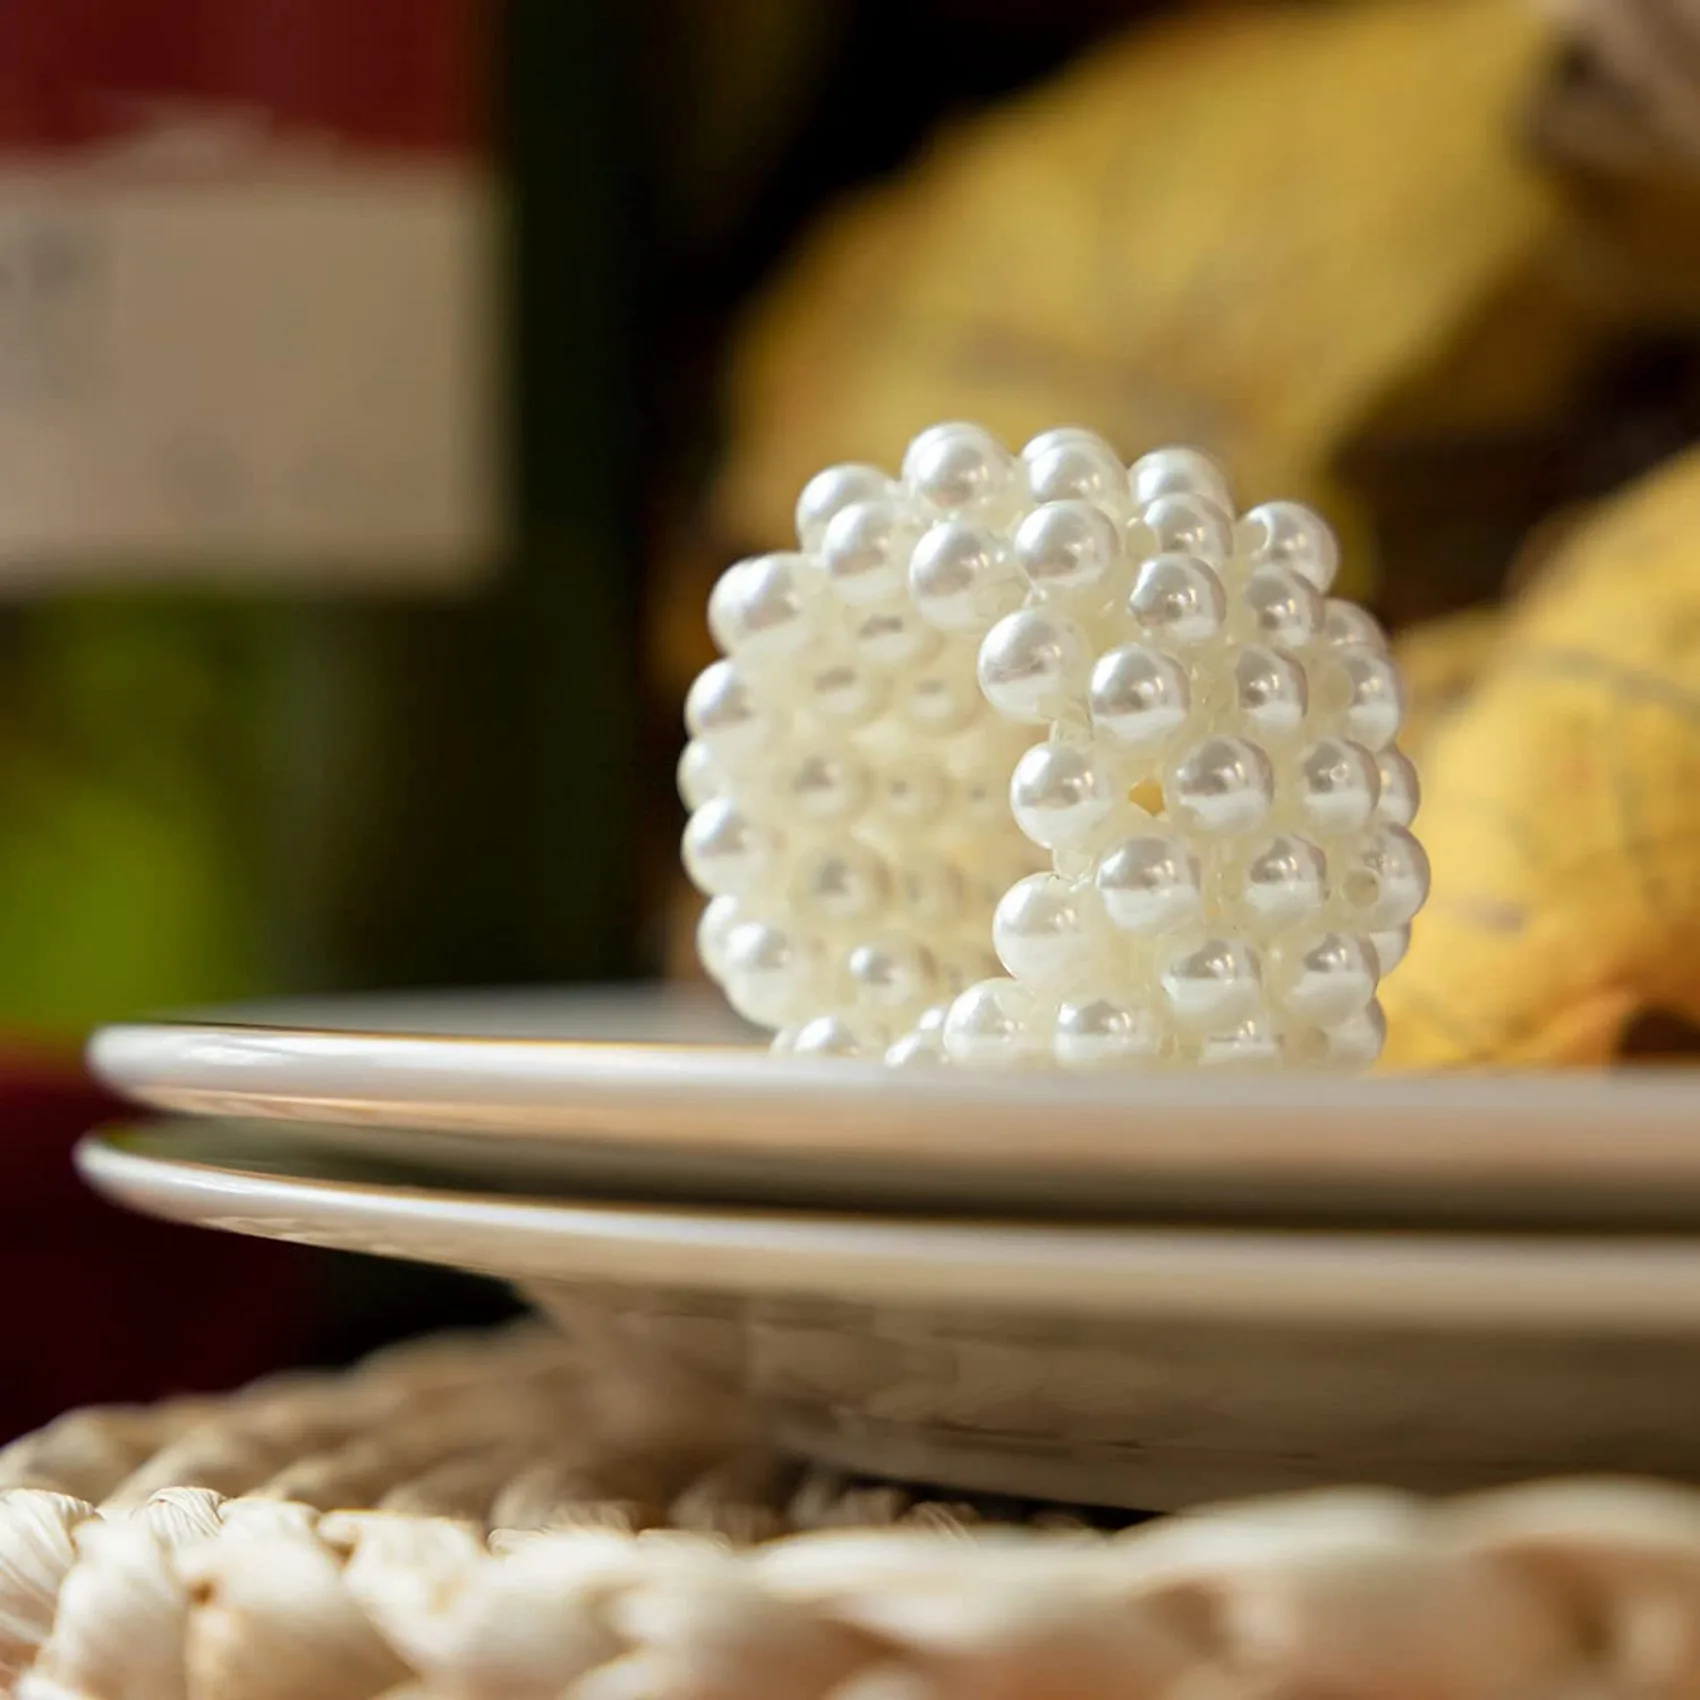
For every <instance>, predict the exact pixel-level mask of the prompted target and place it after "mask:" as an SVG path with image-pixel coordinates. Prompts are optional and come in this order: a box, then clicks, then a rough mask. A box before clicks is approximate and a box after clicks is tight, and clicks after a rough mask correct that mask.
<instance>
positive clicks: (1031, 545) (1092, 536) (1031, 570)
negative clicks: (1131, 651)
mask: <svg viewBox="0 0 1700 1700" xmlns="http://www.w3.org/2000/svg"><path fill="white" fill-rule="evenodd" d="M1123 554H1124V551H1123V548H1122V534H1121V529H1120V527H1118V526H1117V525H1116V523H1115V522H1114V521H1113V520H1112V519H1110V518H1109V517H1108V516H1107V515H1106V514H1105V513H1104V512H1103V511H1102V510H1101V509H1099V508H1095V507H1093V506H1092V505H1091V504H1090V503H1088V502H1079V501H1073V502H1071V501H1054V502H1047V503H1046V504H1045V505H1044V506H1043V507H1041V508H1035V509H1034V510H1033V511H1032V513H1030V514H1029V515H1028V516H1027V517H1026V518H1025V519H1024V520H1022V522H1021V523H1020V525H1018V526H1017V527H1016V529H1015V561H1016V565H1017V566H1018V567H1020V569H1021V571H1022V572H1023V573H1025V574H1026V576H1027V582H1028V583H1029V584H1031V585H1032V586H1033V588H1034V589H1035V590H1036V591H1038V592H1039V593H1040V594H1041V595H1049V596H1081V597H1084V596H1101V595H1107V594H1108V593H1109V591H1110V590H1111V589H1112V588H1113V586H1114V584H1115V582H1116V579H1117V577H1118V574H1119V571H1120V569H1121V567H1122V565H1123Z"/></svg>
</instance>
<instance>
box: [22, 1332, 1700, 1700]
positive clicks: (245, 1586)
mask: <svg viewBox="0 0 1700 1700" xmlns="http://www.w3.org/2000/svg"><path fill="white" fill-rule="evenodd" d="M584 1391H585V1389H584V1386H583V1382H582V1379H580V1378H578V1377H576V1376H575V1373H574V1364H573V1359H572V1354H571V1352H570V1351H569V1350H568V1349H567V1348H566V1347H565V1346H564V1345H563V1344H561V1343H560V1342H559V1341H558V1340H555V1339H553V1338H551V1337H550V1336H548V1335H546V1334H544V1333H541V1332H539V1331H536V1330H534V1329H531V1328H525V1329H521V1330H518V1331H515V1332H509V1333H505V1334H498V1335H494V1336H490V1337H487V1338H483V1339H474V1340H464V1339H462V1340H449V1341H442V1342H435V1343H431V1344H427V1345H425V1346H420V1347H412V1348H409V1349H406V1350H404V1351H401V1352H396V1353H390V1354H386V1355H384V1356H383V1357H381V1358H379V1359H376V1360H374V1361H373V1362H371V1363H369V1364H368V1365H366V1366H364V1367H362V1368H361V1369H359V1370H357V1371H355V1372H353V1373H351V1374H348V1375H343V1376H298V1377H289V1378H285V1379H281V1380H275V1381H271V1382H268V1383H265V1384H263V1385H261V1386H258V1387H255V1388H251V1389H249V1390H247V1391H245V1392H243V1393H239V1394H237V1395H235V1396H234V1397H232V1398H229V1399H222V1400H190V1401H182V1402H178V1403H174V1404H167V1405H161V1406H157V1407H154V1408H151V1409H130V1410H108V1411H87V1412H80V1413H76V1414H73V1415H71V1416H69V1417H66V1418H64V1419H63V1420H61V1421H60V1422H58V1423H55V1424H53V1425H52V1426H51V1427H49V1428H47V1429H45V1430H43V1431H41V1432H40V1433H39V1434H36V1435H34V1436H31V1437H29V1438H28V1439H26V1440H23V1441H20V1442H18V1443H17V1444H15V1445H14V1446H12V1447H10V1448H7V1449H6V1450H5V1451H4V1452H0V1693H4V1694H6V1695H15V1696H17V1697H18V1700H369V1697H377V1696H385V1697H387V1700H569V1697H570V1700H816V1697H819V1700H826V1697H829V1696H830V1697H831V1700H1065V1697H1066V1700H1095V1697H1097V1696H1100V1695H1101V1696H1105V1697H1109V1696H1115V1697H1117V1700H1358V1697H1361V1700H1694V1697H1697V1696H1700V1496H1696V1495H1692V1494H1689V1493H1687V1492H1684V1491H1680V1490H1677V1489H1674V1488H1663V1487H1653V1486H1636V1485H1632V1484H1574V1485H1570V1486H1562V1485H1561V1486H1548V1487H1538V1488H1531V1489H1525V1490H1519V1491H1516V1492H1511V1493H1504V1494H1498V1495H1493V1496H1489V1497H1485V1498H1478V1499H1475V1500H1471V1501H1467V1502H1462V1503H1458V1504H1454V1505H1449V1506H1444V1505H1443V1506H1437V1507H1424V1506H1421V1505H1418V1504H1416V1503H1414V1502H1411V1501H1408V1500H1405V1499H1402V1498H1399V1497H1397V1496H1392V1495H1384V1494H1379V1493H1375V1492H1370V1491H1350V1492H1341V1493H1338V1494H1329V1495H1321V1496H1312V1497H1308V1498H1306V1499H1302V1500H1292V1501H1284V1502H1278V1503H1270V1504H1265V1505H1261V1506H1248V1507H1239V1508H1231V1509H1228V1510H1224V1511H1220V1512H1214V1513H1208V1514H1200V1515H1196V1516H1190V1517H1184V1518H1173V1519H1169V1520H1167V1521H1164V1522H1161V1523H1154V1524H1147V1525H1145V1526H1143V1527H1142V1528H1139V1529H1135V1530H1131V1531H1125V1532H1120V1533H1114V1534H1103V1533H1099V1532H1095V1531H1094V1530H1092V1529H1090V1528H1088V1527H1087V1526H1086V1525H1085V1524H1084V1523H1083V1522H1082V1521H1080V1520H1078V1519H1070V1518H1069V1517H1067V1516H1066V1515H1063V1514H1048V1515H1039V1516H1032V1515H1029V1516H1027V1517H1026V1519H1025V1521H1024V1522H1023V1523H1022V1524H1021V1525H1020V1526H1016V1525H1014V1524H1010V1525H1005V1526H997V1525H993V1524H989V1523H986V1522H984V1521H983V1518H984V1508H981V1509H980V1510H979V1511H976V1509H975V1508H974V1507H970V1506H965V1505H964V1506H954V1505H951V1506H946V1505H940V1504H935V1503H931V1502H928V1501H925V1500H923V1499H920V1498H917V1497H916V1496H915V1495H913V1494H911V1493H908V1492H906V1491H905V1490H902V1489H899V1488H896V1487H885V1486H873V1487H860V1486H855V1485H852V1484H847V1483H845V1482H843V1481H841V1480H838V1479H835V1478H832V1477H829V1476H826V1475H823V1474H818V1473H809V1472H801V1473H800V1472H798V1471H797V1470H795V1469H789V1468H787V1467H786V1466H784V1465H783V1464H781V1463H780V1462H778V1461H776V1460H773V1459H771V1458H766V1457H763V1456H760V1455H757V1454H750V1453H739V1454H735V1455H730V1456H721V1457H718V1458H711V1457H705V1456H700V1455H699V1456H692V1455H691V1449H690V1448H689V1447H684V1446H680V1445H677V1444H674V1445H673V1446H672V1447H671V1448H670V1449H668V1450H665V1451H656V1450H650V1451H647V1452H634V1451H631V1450H630V1449H625V1450H622V1448H621V1447H620V1446H618V1445H615V1444H611V1443H610V1442H609V1441H608V1440H607V1439H606V1438H601V1437H599V1436H598V1434H597V1433H596V1432H595V1431H596V1426H597V1425H596V1424H595V1423H594V1422H592V1421H591V1420H590V1419H589V1418H588V1416H587V1412H589V1411H590V1410H591V1409H592V1407H591V1406H590V1404H589V1403H588V1402H587V1401H586V1399H585V1398H584ZM338 1507H341V1508H342V1509H337V1508H338Z"/></svg>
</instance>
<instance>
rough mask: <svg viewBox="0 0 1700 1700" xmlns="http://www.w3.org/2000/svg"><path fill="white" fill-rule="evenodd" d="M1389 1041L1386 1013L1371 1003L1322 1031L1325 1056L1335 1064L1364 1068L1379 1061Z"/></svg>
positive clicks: (1345, 1067) (1339, 1066)
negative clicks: (1336, 1024)
mask: <svg viewBox="0 0 1700 1700" xmlns="http://www.w3.org/2000/svg"><path fill="white" fill-rule="evenodd" d="M1386 1043H1387V1017H1386V1016H1385V1015H1383V1014H1382V1011H1381V1005H1380V1004H1379V1003H1371V1004H1370V1005H1369V1006H1368V1008H1366V1009H1362V1010H1360V1011H1359V1012H1358V1013H1357V1014H1356V1015H1353V1016H1348V1017H1347V1018H1346V1020H1344V1021H1342V1022H1341V1023H1340V1025H1339V1026H1338V1027H1330V1028H1328V1029H1327V1030H1326V1031H1325V1033H1324V1034H1323V1045H1322V1052H1323V1055H1322V1060H1323V1061H1324V1062H1326V1063H1327V1064H1328V1065H1329V1066H1330V1067H1332V1068H1340V1069H1354V1070H1355V1069H1364V1068H1368V1067H1369V1066H1370V1064H1372V1063H1373V1062H1375V1061H1376V1059H1377V1058H1378V1057H1379V1056H1380V1055H1381V1052H1382V1048H1383V1047H1384V1046H1385V1045H1386Z"/></svg>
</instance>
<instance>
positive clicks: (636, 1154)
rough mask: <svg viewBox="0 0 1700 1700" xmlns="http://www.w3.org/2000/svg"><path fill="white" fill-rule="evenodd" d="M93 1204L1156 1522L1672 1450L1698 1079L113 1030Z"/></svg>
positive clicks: (684, 1009)
mask: <svg viewBox="0 0 1700 1700" xmlns="http://www.w3.org/2000/svg"><path fill="white" fill-rule="evenodd" d="M91 1054H92V1061H93V1064H94V1067H95V1069H96V1071H97V1073H98V1074H99V1075H100V1076H101V1077H102V1078H103V1079H104V1080H105V1081H106V1082H107V1083H108V1084H109V1085H111V1086H113V1087H115V1088H116V1089H118V1090H119V1091H120V1092H122V1093H125V1094H127V1095H128V1096H129V1097H130V1098H131V1099H133V1100H135V1101H136V1102H138V1103H140V1104H143V1105H147V1106H150V1107H152V1108H154V1109H156V1110H164V1111H169V1112H173V1113H174V1115H175V1116H176V1117H177V1119H176V1120H173V1121H166V1122H163V1123H153V1124H151V1125H147V1126H143V1127H141V1128H138V1129H135V1130H129V1131H121V1132H117V1133H113V1134H108V1135H106V1136H103V1137H101V1138H98V1139H94V1140H91V1141H90V1142H88V1143H87V1144H86V1145H85V1146H84V1148H83V1151H82V1154H81V1162H82V1166H83V1170H84V1173H85V1174H86V1175H87V1176H88V1178H89V1179H90V1180H91V1181H92V1182H93V1183H94V1184H95V1185H96V1186H97V1187H98V1188H99V1189H101V1190H102V1191H103V1192H105V1193H106V1194H108V1195H109V1196H111V1197H113V1198H116V1199H119V1200H122V1201H124V1202H126V1203H129V1204H131V1205H134V1206H136V1207H138V1208H140V1209H143V1210H147V1211H151V1212H153V1213H155V1214H158V1215H162V1216H168V1217H173V1218H176V1219H178V1220H183V1221H191V1222H200V1223H204V1224H206V1225H207V1226H211V1227H218V1228H224V1229H227V1230H231V1231H235V1232H239V1233H249V1234H259V1235H264V1236H269V1237H274V1238H279V1239H288V1240H296V1241H301V1242H305V1243H308V1244H313V1245H324V1246H333V1247H338V1248H341V1249H346V1250H355V1251H365V1252H377V1253H381V1254H383V1255H387V1256H394V1257H401V1258H411V1259H416V1260H421V1261H425V1262H434V1263H441V1264H448V1265H454V1266H458V1267H462V1268H466V1269H472V1270H477V1271H481V1272H484V1273H488V1274H494V1275H499V1276H504V1277H506V1278H508V1279H510V1280H513V1281H515V1282H517V1283H518V1284H519V1285H520V1286H521V1287H522V1288H523V1289H524V1290H525V1291H526V1292H528V1293H529V1294H531V1295H532V1296H533V1297H534V1298H535V1299H536V1301H537V1302H538V1303H539V1304H540V1305H542V1306H543V1307H544V1308H546V1309H547V1310H549V1311H550V1312H552V1313H553V1314H555V1315H556V1316H558V1317H559V1318H560V1319H561V1320H562V1322H563V1323H564V1324H565V1325H566V1326H567V1327H569V1328H570V1329H572V1330H574V1331H575V1332H577V1333H578V1334H579V1336H580V1337H581V1338H582V1339H583V1340H585V1341H586V1343H587V1345H588V1346H591V1347H594V1349H595V1350H597V1351H599V1352H601V1353H603V1354H604V1361H605V1363H606V1365H607V1367H608V1373H609V1376H610V1377H611V1378H613V1379H615V1380H622V1379H623V1380H636V1381H638V1382H639V1383H642V1384H653V1387H652V1391H653V1390H655V1389H664V1390H665V1396H664V1398H662V1399H661V1403H662V1404H663V1405H664V1406H665V1407H666V1408H668V1409H670V1410H672V1411H674V1412H677V1413H679V1414H681V1415H682V1416H684V1417H686V1418H688V1420H691V1421H699V1420H700V1421H703V1422H707V1421H709V1420H710V1418H711V1413H712V1414H714V1415H715V1416H716V1417H717V1418H722V1417H723V1418H724V1419H725V1420H728V1421H737V1422H743V1423H749V1424H753V1425H754V1426H755V1427H756V1428H758V1429H759V1430H760V1431H762V1432H763V1433H764V1434H765V1435H767V1436H769V1437H771V1438H773V1439H774V1440H776V1441H777V1442H778V1443H779V1444H780V1445H782V1446H784V1447H787V1448H790V1449H792V1450H795V1451H797V1452H799V1453H803V1454H806V1455H808V1456H811V1457H813V1458H815V1459H817V1460H820V1461H824V1462H827V1463H832V1464H837V1465H839V1466H841V1467H843V1468H845V1469H847V1470H851V1471H866V1472H870V1473H878V1474H882V1475H895V1476H899V1477H904V1478H909V1479H912V1480H918V1481H925V1482H928V1483H930V1484H933V1485H935V1486H951V1487H958V1488H963V1489H978V1490H982V1491H992V1492H1007V1493H1016V1494H1023V1495H1031V1496H1035V1497H1040V1498H1048V1499H1064V1500H1072V1501H1082V1502H1097V1503H1102V1504H1106V1505H1117V1506H1123V1507H1131V1508H1143V1509H1161V1508H1168V1507H1173V1506H1177V1505H1183V1504H1188V1503H1193V1502H1196V1501H1198V1500H1200V1499H1206V1498H1215V1497H1219V1496H1225V1495H1239V1494H1244V1493H1253V1492H1261V1491H1267V1490H1273V1489H1284V1488H1292V1487H1298V1486H1303V1485H1310V1484H1316V1483H1321V1482H1339V1481H1347V1480H1357V1481H1364V1480H1373V1481H1375V1482H1379V1483H1385V1484H1389V1485H1398V1486H1409V1487H1414V1488H1418V1489H1425V1490H1452V1489H1457V1488H1464V1487H1475V1486H1481V1485H1486V1484H1489V1483H1492V1482H1496V1481H1502V1480H1508V1479H1514V1478H1526V1477H1529V1476H1531V1475H1538V1474H1545V1473H1554V1472H1562V1473H1575V1472H1578V1471H1584V1472H1587V1471H1601V1470H1606V1471H1636V1472H1651V1473H1656V1474H1660V1475H1666V1476H1678V1477H1681V1476H1689V1477H1700V1429H1697V1428H1696V1426H1695V1425H1694V1423H1693V1421H1692V1412H1693V1411H1694V1410H1695V1409H1697V1408H1700V1113H1697V1112H1700V1091H1697V1090H1696V1088H1695V1087H1694V1086H1693V1085H1691V1084H1690V1083H1689V1081H1688V1079H1687V1077H1686V1076H1685V1075H1683V1074H1680V1073H1676V1072H1659V1073H1648V1074H1644V1075H1637V1074H1633V1073H1625V1074H1620V1075H1601V1076H1567V1077H1550V1078H1539V1077H1529V1076H1522V1077H1500V1078H1495V1077H1488V1076H1473V1077H1454V1078H1448V1079H1439V1078H1436V1079H1427V1080H1418V1079H1408V1080H1353V1079H1344V1078H1336V1077H1328V1078H1320V1077H1319V1078H1298V1077H1261V1078H1260V1077H1257V1076H1235V1077H1221V1076H1196V1077H1188V1076H1180V1075H1173V1076H1145V1077H1132V1076H1126V1075H1098V1076H1091V1075H1087V1076H1080V1075H1068V1076H1062V1077H1059V1076H1055V1075H1051V1074H1045V1073H1032V1074H998V1073H977V1072H974V1071H970V1070H960V1069H954V1070H935V1071H924V1070H909V1071H902V1072H893V1071H887V1070H885V1069H883V1068H880V1067H877V1066H874V1065H869V1064H860V1063H849V1062H831V1061H821V1060H806V1059H786V1058H780V1057H774V1056H771V1055H769V1054H768V1053H767V1052H766V1051H765V1050H764V1049H762V1048H759V1047H757V1046H755V1045H753V1044H749V1043H747V1042H746V1034H745V1033H744V1032H743V1030H741V1029H740V1028H738V1027H737V1026H736V1025H734V1024H733V1022H732V1019H731V1018H730V1017H729V1016H727V1015H725V1014H724V1013H722V1012H721V1011H720V1010H719V1009H718V1007H717V1006H716V1005H714V1004H711V1003H709V1002H706V1001H704V1000H701V999H699V998H696V997H694V996H689V995H683V994H677V993H660V992H655V993H637V994H632V993H623V994H621V993H605V994H596V995H590V994H579V995H574V996H561V997H552V998H544V997H537V996H534V995H526V996H520V995H493V996H487V997H482V998H454V999H419V998H415V999H408V1000H396V1001H390V1002H383V1003H361V1004H354V1003H349V1004H346V1005H335V1006H326V1005H319V1004H314V1005H310V1006H308V1005H303V1006H291V1007H274V1008H268V1009H252V1010H247V1011H244V1012H240V1013H238V1014H235V1015H224V1016H216V1017H211V1018H207V1019H199V1020H178V1021H172V1022H161V1023H150V1024H137V1025H129V1026H123V1027H114V1028H110V1029H108V1030H106V1031H105V1032H103V1033H101V1034H99V1035H98V1036H97V1037H96V1039H95V1041H94V1044H93V1047H92V1053H91Z"/></svg>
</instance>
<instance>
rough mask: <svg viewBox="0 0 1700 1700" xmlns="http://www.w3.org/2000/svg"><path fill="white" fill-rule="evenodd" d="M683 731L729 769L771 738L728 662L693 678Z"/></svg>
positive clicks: (764, 723)
mask: <svg viewBox="0 0 1700 1700" xmlns="http://www.w3.org/2000/svg"><path fill="white" fill-rule="evenodd" d="M685 728H686V730H687V731H688V732H689V733H690V735H691V736H692V737H693V738H698V739H700V740H701V741H702V742H703V743H705V744H706V745H708V747H709V748H710V749H711V750H713V751H714V753H715V754H716V755H717V756H719V757H720V759H721V760H722V761H723V762H727V763H729V764H733V765H735V764H736V763H737V762H738V760H739V759H740V758H742V757H746V756H749V755H752V754H753V753H755V752H756V751H758V750H760V749H762V748H763V747H764V746H766V745H767V744H768V742H769V740H770V737H771V734H770V732H769V730H768V726H767V723H766V721H765V720H763V718H762V716H761V714H760V713H759V712H758V711H757V709H756V704H755V698H754V697H753V696H751V694H750V688H749V685H748V684H747V683H746V681H745V679H744V676H743V675H742V674H741V673H740V672H739V671H738V669H737V667H736V665H735V664H734V663H733V662H730V661H716V662H714V663H712V664H711V665H710V666H707V667H705V668H704V669H703V670H702V671H701V672H700V673H699V674H697V676H696V679H695V681H694V682H693V683H692V685H691V688H690V691H689V692H688V693H687V695H686V697H685Z"/></svg>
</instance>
